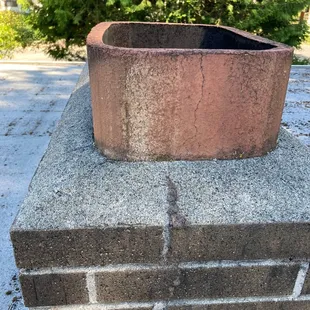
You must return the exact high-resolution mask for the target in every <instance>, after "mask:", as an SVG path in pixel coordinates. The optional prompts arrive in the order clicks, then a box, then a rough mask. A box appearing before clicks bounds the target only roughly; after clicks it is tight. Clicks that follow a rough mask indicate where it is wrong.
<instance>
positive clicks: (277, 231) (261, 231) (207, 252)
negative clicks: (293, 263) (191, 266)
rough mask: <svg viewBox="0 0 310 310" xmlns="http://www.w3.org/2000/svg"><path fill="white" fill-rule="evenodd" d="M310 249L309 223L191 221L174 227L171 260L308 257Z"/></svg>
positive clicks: (292, 258) (172, 230) (290, 258)
mask: <svg viewBox="0 0 310 310" xmlns="http://www.w3.org/2000/svg"><path fill="white" fill-rule="evenodd" d="M288 231H290V232H291V233H290V234H288V233H287V232H288ZM309 250H310V226H309V224H306V223H298V224H296V223H270V224H268V225H267V224H266V225H262V224H247V225H244V224H235V225H206V226H202V225H200V226H199V225H198V226H195V225H193V226H190V225H188V226H183V227H175V228H172V229H171V240H170V251H169V252H168V257H169V259H170V260H171V261H208V260H240V259H242V260H246V259H249V260H252V259H268V258H272V259H279V258H282V259H288V260H294V259H306V258H308V257H309V253H310V252H309Z"/></svg>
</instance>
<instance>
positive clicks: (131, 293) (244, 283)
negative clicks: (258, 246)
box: [96, 265, 299, 303]
mask: <svg viewBox="0 0 310 310" xmlns="http://www.w3.org/2000/svg"><path fill="white" fill-rule="evenodd" d="M298 270H299V266H298V265H292V266H256V267H235V268H227V267H226V268H225V267H223V268H189V269H168V270H165V269H162V270H160V269H159V270H158V269H153V270H137V271H123V272H122V271H115V272H107V273H104V272H103V273H98V274H96V283H97V294H98V297H97V299H98V301H99V302H103V301H104V302H107V303H109V302H128V301H132V302H143V301H156V300H157V301H160V300H175V299H199V298H224V297H226V298H227V297H246V296H280V295H290V294H291V293H292V291H293V288H294V284H295V280H296V276H297V273H298Z"/></svg>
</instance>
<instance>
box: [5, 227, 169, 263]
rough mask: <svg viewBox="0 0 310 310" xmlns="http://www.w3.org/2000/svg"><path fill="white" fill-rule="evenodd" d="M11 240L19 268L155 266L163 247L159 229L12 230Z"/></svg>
mask: <svg viewBox="0 0 310 310" xmlns="http://www.w3.org/2000/svg"><path fill="white" fill-rule="evenodd" d="M11 240H12V242H13V243H14V248H15V260H16V265H17V266H18V267H19V268H40V267H57V266H96V265H101V266H102V265H108V264H121V263H156V262H158V261H159V260H160V259H161V252H162V244H163V241H162V229H161V228H158V227H145V228H140V227H131V228H124V227H118V228H116V227H115V228H106V229H73V230H48V231H38V232H36V233H34V232H33V231H23V232H20V231H16V232H15V231H13V232H12V234H11ZM38 254H39V255H38Z"/></svg>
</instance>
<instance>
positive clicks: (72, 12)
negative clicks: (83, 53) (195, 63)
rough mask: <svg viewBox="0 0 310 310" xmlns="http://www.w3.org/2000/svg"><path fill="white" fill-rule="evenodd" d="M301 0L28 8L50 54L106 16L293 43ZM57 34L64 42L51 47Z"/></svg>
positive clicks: (80, 39) (301, 35) (298, 36)
mask: <svg viewBox="0 0 310 310" xmlns="http://www.w3.org/2000/svg"><path fill="white" fill-rule="evenodd" d="M20 1H23V2H26V3H27V1H28V5H29V4H30V6H31V3H30V2H29V1H31V0H20ZM24 5H25V4H24ZM306 5H309V0H87V1H85V0H41V5H40V6H36V7H35V6H32V7H33V9H34V12H35V14H36V16H37V19H36V20H35V22H34V25H35V27H36V28H37V29H40V30H41V31H42V33H43V34H44V35H45V36H46V38H47V41H48V42H50V43H53V51H54V52H53V53H54V54H53V56H54V57H57V54H59V56H60V57H63V55H64V54H66V51H67V50H68V47H69V46H70V45H75V44H76V45H80V46H81V45H84V44H85V38H86V35H87V33H88V32H89V31H90V29H91V28H92V27H93V26H94V25H96V24H97V23H99V22H102V21H112V20H120V21H121V20H127V21H160V22H175V23H179V22H184V23H201V24H219V25H227V26H232V27H236V28H239V29H242V30H246V31H249V32H252V33H255V34H258V35H261V36H264V37H267V38H270V39H273V40H276V41H280V42H283V43H286V44H289V45H291V46H296V47H298V46H299V45H300V44H301V42H302V41H303V40H304V39H305V38H306V35H307V31H308V26H307V25H306V23H305V22H299V17H298V14H299V12H300V11H301V10H303V9H304V8H305V6H306ZM61 39H64V40H65V46H58V47H56V46H57V41H58V40H61Z"/></svg>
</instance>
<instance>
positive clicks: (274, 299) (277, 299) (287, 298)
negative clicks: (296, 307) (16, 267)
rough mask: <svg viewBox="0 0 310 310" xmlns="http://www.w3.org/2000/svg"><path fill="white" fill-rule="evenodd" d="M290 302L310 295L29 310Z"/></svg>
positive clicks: (303, 299)
mask: <svg viewBox="0 0 310 310" xmlns="http://www.w3.org/2000/svg"><path fill="white" fill-rule="evenodd" d="M290 301H310V295H302V296H300V297H299V298H297V299H294V300H293V299H292V296H270V297H244V298H218V299H181V300H173V301H168V302H166V301H156V302H144V303H142V302H141V303H139V302H136V303H118V304H96V305H91V304H87V305H69V306H55V307H36V308H30V309H31V310H35V309H37V310H71V309H75V310H84V309H85V310H118V309H136V308H138V309H143V308H152V307H155V305H156V304H157V305H160V304H163V305H167V306H168V307H169V306H196V305H202V306H203V305H222V304H238V303H240V304H245V303H256V302H290Z"/></svg>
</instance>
